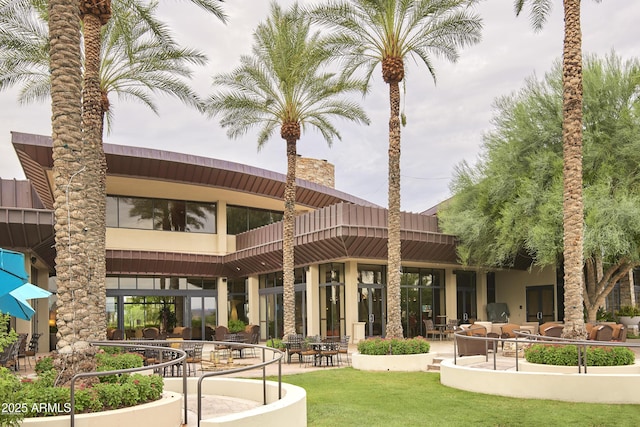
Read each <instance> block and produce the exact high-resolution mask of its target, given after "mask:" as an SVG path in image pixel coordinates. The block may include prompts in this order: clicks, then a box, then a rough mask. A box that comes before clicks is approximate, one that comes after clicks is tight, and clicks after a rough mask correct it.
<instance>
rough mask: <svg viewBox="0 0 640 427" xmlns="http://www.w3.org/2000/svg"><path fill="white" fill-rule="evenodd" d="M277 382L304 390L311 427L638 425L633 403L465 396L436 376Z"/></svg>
mask: <svg viewBox="0 0 640 427" xmlns="http://www.w3.org/2000/svg"><path fill="white" fill-rule="evenodd" d="M283 381H284V382H286V383H290V384H295V385H297V386H300V387H303V388H304V389H305V390H306V391H307V420H308V425H309V426H311V427H320V426H340V427H352V426H385V427H388V426H403V427H405V426H464V427H476V426H544V427H550V426H616V427H619V426H633V427H635V426H638V425H640V407H638V406H637V405H599V404H592V403H566V402H554V401H550V400H528V399H514V398H508V397H499V396H490V395H486V394H478V393H470V392H466V391H461V390H457V389H453V388H449V387H445V386H443V385H441V384H440V375H439V374H437V373H426V372H411V373H405V372H364V371H358V370H355V369H353V368H343V369H330V370H326V371H314V372H309V373H304V374H298V375H287V376H283ZM522 386H523V387H526V384H524V383H523V385H522ZM593 393H594V394H596V395H597V394H600V393H606V391H605V390H594V391H593Z"/></svg>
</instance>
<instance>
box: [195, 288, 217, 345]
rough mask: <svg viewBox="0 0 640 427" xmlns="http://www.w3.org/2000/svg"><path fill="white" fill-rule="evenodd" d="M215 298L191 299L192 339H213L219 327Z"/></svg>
mask: <svg viewBox="0 0 640 427" xmlns="http://www.w3.org/2000/svg"><path fill="white" fill-rule="evenodd" d="M216 306H217V302H216V298H215V297H191V339H194V340H199V339H205V340H209V341H211V340H212V339H213V331H214V330H215V328H216V326H217V325H218V321H217V310H216Z"/></svg>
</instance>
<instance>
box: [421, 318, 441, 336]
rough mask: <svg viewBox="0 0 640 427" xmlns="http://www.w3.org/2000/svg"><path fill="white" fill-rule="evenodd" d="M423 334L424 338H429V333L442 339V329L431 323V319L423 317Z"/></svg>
mask: <svg viewBox="0 0 640 427" xmlns="http://www.w3.org/2000/svg"><path fill="white" fill-rule="evenodd" d="M423 322H424V336H425V338H429V335H431V337H432V338H434V339H435V337H436V335H437V336H439V337H440V339H442V331H441V330H440V329H438V328H436V326H435V325H434V324H433V320H431V319H424V320H423Z"/></svg>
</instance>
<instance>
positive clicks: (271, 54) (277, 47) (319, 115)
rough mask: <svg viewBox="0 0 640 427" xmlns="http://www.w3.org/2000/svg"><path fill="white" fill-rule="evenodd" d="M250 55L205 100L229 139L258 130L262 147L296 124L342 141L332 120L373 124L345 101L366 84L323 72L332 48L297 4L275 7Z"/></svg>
mask: <svg viewBox="0 0 640 427" xmlns="http://www.w3.org/2000/svg"><path fill="white" fill-rule="evenodd" d="M253 40H254V42H253V46H252V55H244V56H242V57H241V58H240V65H239V66H238V67H237V68H235V69H234V70H233V71H232V72H230V73H225V74H220V75H217V76H215V77H214V78H213V84H214V87H215V89H216V92H215V93H214V94H213V95H211V96H210V97H209V99H207V101H206V102H205V110H206V112H207V113H208V114H209V115H210V116H216V117H219V120H220V125H221V126H222V127H223V128H225V129H226V130H227V135H228V136H229V137H231V138H238V137H240V136H243V135H245V134H246V133H247V132H248V131H249V129H252V128H257V129H258V148H261V147H262V146H263V145H264V144H265V143H266V142H267V141H268V139H269V138H271V137H272V136H273V134H274V132H275V131H276V130H277V129H278V128H279V127H281V126H282V125H283V124H284V123H291V122H293V123H298V124H300V127H301V130H302V131H305V132H306V130H307V129H309V128H316V129H317V130H319V131H320V133H321V134H322V135H323V137H324V138H325V140H326V141H327V143H328V144H331V143H332V142H333V141H334V139H335V138H336V137H338V138H339V134H338V132H337V129H336V127H335V126H334V125H333V124H332V122H331V120H332V119H333V118H338V117H340V118H344V119H345V120H350V121H355V122H360V123H369V120H368V118H367V116H366V114H365V112H364V110H363V109H362V108H361V107H360V106H359V105H358V104H356V103H355V102H352V101H348V100H346V99H344V97H345V96H346V95H348V94H349V93H350V92H362V91H363V90H364V89H366V83H365V82H363V81H362V80H358V79H352V78H349V77H347V76H345V75H342V76H337V75H335V73H331V72H327V71H325V68H326V66H327V63H328V61H329V59H330V58H331V57H332V54H333V51H332V45H331V43H329V42H328V39H327V38H326V37H323V36H322V35H321V34H320V33H319V32H312V31H311V21H310V19H309V18H308V16H307V15H305V14H304V11H303V10H302V9H301V8H300V7H299V6H297V5H295V4H294V5H293V6H292V7H290V8H289V9H288V10H287V11H284V10H282V9H281V8H280V7H279V6H278V5H277V4H275V3H272V5H271V13H270V15H269V17H268V18H267V19H266V20H265V21H264V22H263V23H261V24H259V25H258V27H257V28H256V30H255V32H254V35H253Z"/></svg>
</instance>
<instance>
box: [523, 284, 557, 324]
mask: <svg viewBox="0 0 640 427" xmlns="http://www.w3.org/2000/svg"><path fill="white" fill-rule="evenodd" d="M526 298H527V322H538V323H540V324H542V323H545V322H553V321H554V320H556V319H555V300H554V291H553V285H543V286H529V287H527V292H526Z"/></svg>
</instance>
